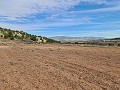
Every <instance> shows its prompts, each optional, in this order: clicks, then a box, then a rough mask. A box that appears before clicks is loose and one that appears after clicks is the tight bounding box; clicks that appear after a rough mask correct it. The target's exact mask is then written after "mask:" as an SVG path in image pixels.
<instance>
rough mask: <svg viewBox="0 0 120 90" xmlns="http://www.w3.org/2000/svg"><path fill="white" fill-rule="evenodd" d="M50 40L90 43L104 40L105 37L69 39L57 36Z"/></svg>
mask: <svg viewBox="0 0 120 90" xmlns="http://www.w3.org/2000/svg"><path fill="white" fill-rule="evenodd" d="M49 38H50V39H54V40H57V41H90V40H99V39H104V38H103V37H67V36H55V37H49Z"/></svg>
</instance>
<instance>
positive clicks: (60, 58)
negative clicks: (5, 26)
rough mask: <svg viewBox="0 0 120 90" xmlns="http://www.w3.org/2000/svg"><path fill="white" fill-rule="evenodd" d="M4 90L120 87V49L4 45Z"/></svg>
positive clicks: (0, 61)
mask: <svg viewBox="0 0 120 90" xmlns="http://www.w3.org/2000/svg"><path fill="white" fill-rule="evenodd" d="M0 90H120V48H119V47H107V46H105V47H101V46H80V45H72V44H67V45H66V44H64V45H61V44H38V45H35V44H31V45H27V44H26V45H25V44H16V45H0Z"/></svg>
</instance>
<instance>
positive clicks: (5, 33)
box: [0, 27, 59, 43]
mask: <svg viewBox="0 0 120 90" xmlns="http://www.w3.org/2000/svg"><path fill="white" fill-rule="evenodd" d="M0 39H6V40H13V41H20V42H23V43H59V42H58V41H55V40H53V39H49V38H47V37H42V36H37V35H32V34H28V33H26V32H23V31H18V30H11V29H6V28H1V27H0Z"/></svg>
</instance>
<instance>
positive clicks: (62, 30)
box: [0, 0, 120, 38]
mask: <svg viewBox="0 0 120 90" xmlns="http://www.w3.org/2000/svg"><path fill="white" fill-rule="evenodd" d="M0 27H4V28H10V29H14V30H23V31H26V32H28V33H31V34H36V35H42V36H47V37H51V36H74V37H75V36H77V37H86V36H93V37H108V38H113V37H120V0H9V1H8V0H0Z"/></svg>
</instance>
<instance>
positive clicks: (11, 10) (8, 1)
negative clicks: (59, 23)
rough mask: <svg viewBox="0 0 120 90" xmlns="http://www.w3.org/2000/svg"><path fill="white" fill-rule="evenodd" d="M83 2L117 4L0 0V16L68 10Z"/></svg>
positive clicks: (75, 0)
mask: <svg viewBox="0 0 120 90" xmlns="http://www.w3.org/2000/svg"><path fill="white" fill-rule="evenodd" d="M81 2H87V3H97V4H116V2H117V3H120V1H119V0H116V1H114V2H112V1H108V0H0V16H9V17H25V16H27V15H30V14H35V13H43V12H56V10H59V11H60V10H62V11H63V10H68V9H70V8H72V7H73V6H75V5H78V4H80V3H81Z"/></svg>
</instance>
